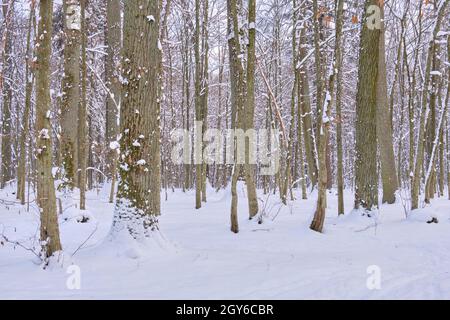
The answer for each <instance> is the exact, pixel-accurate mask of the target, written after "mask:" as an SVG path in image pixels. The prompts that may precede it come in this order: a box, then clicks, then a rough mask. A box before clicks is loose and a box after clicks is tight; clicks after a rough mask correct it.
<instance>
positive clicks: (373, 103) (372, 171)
mask: <svg viewBox="0 0 450 320" xmlns="http://www.w3.org/2000/svg"><path fill="white" fill-rule="evenodd" d="M371 5H378V1H377V0H366V2H365V6H364V8H365V9H364V19H363V20H362V21H363V23H362V31H361V38H360V39H361V40H360V57H359V70H358V86H357V95H356V163H355V175H356V194H355V209H359V208H360V206H362V207H363V208H364V209H366V210H368V211H370V210H372V209H373V207H377V206H378V168H377V156H376V155H377V122H376V120H377V78H378V63H379V52H380V48H379V41H380V30H379V29H377V28H375V29H373V30H370V29H369V27H368V23H366V19H367V17H368V15H369V13H368V8H369V6H371Z"/></svg>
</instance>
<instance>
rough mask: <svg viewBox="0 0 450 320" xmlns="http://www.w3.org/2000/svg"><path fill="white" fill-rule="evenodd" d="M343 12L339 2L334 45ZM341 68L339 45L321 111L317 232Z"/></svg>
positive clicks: (324, 202) (323, 210) (314, 226)
mask: <svg viewBox="0 0 450 320" xmlns="http://www.w3.org/2000/svg"><path fill="white" fill-rule="evenodd" d="M343 11H344V1H343V0H339V3H338V9H337V16H336V22H337V23H336V40H337V42H336V43H340V39H341V37H342V25H343V20H342V14H343ZM340 68H341V51H340V45H336V46H335V52H334V60H333V64H332V65H331V68H330V71H329V72H330V75H329V79H328V89H327V92H326V94H325V100H324V102H323V110H322V111H321V114H322V118H321V122H322V124H321V130H320V134H321V137H320V139H319V150H318V152H319V184H318V186H319V195H318V198H317V205H316V212H315V214H314V219H313V221H312V223H311V227H310V228H311V229H312V230H314V231H317V232H322V229H323V225H324V222H325V213H326V208H327V183H328V167H327V159H326V153H327V145H328V138H329V130H330V125H331V107H332V105H333V95H334V84H335V80H336V74H337V73H339V71H338V70H340Z"/></svg>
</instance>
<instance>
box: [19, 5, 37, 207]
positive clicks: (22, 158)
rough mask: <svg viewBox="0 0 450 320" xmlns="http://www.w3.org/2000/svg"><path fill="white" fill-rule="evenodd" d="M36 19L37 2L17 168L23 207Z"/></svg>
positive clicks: (30, 23) (32, 12)
mask: <svg viewBox="0 0 450 320" xmlns="http://www.w3.org/2000/svg"><path fill="white" fill-rule="evenodd" d="M34 18H35V2H34V1H32V2H31V5H30V18H29V20H28V31H27V47H26V61H25V108H24V111H23V118H22V126H23V128H22V134H21V136H20V138H19V139H20V142H19V144H20V155H19V164H18V167H17V199H18V200H20V203H21V204H22V205H24V204H25V182H26V181H25V180H26V158H27V142H26V141H27V139H30V136H29V135H30V126H29V122H30V111H31V95H32V91H33V82H34V73H33V71H32V70H31V68H30V64H31V61H32V56H33V53H32V51H31V32H32V29H33V20H34Z"/></svg>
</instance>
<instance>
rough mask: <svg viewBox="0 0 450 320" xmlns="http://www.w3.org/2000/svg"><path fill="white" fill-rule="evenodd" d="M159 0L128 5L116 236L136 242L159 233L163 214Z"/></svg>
mask: <svg viewBox="0 0 450 320" xmlns="http://www.w3.org/2000/svg"><path fill="white" fill-rule="evenodd" d="M159 24H160V2H159V1H148V2H139V1H126V2H125V13H124V44H123V61H122V66H123V72H122V76H123V77H124V79H125V80H124V84H123V89H122V99H121V101H122V106H121V109H120V132H121V135H122V137H121V139H120V156H119V176H120V181H119V185H118V191H117V197H116V205H115V210H114V217H113V226H112V231H111V233H112V235H113V236H114V235H116V234H118V233H119V232H121V231H122V230H123V231H124V232H127V233H128V234H130V235H131V237H133V238H134V239H142V238H145V237H149V236H150V235H151V232H152V231H156V230H157V229H158V219H157V216H158V215H159V214H160V187H161V180H160V179H161V178H160V174H161V157H160V136H161V133H160V106H159V100H158V96H159V91H160V56H161V51H160V49H159V47H160V44H159Z"/></svg>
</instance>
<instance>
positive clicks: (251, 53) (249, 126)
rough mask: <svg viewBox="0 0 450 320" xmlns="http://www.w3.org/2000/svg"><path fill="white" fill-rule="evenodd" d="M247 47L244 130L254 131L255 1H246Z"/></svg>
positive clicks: (250, 188) (251, 197) (254, 203)
mask: <svg viewBox="0 0 450 320" xmlns="http://www.w3.org/2000/svg"><path fill="white" fill-rule="evenodd" d="M248 25H249V28H248V45H247V57H248V58H247V78H246V80H247V99H246V110H245V122H246V123H245V129H246V130H253V129H254V117H255V62H256V61H255V60H256V52H255V44H256V1H255V0H249V1H248ZM250 143H254V141H248V144H247V145H246V148H245V163H246V165H245V183H246V185H247V196H248V211H249V217H250V219H252V218H253V217H255V216H256V215H257V214H258V198H257V195H256V185H255V180H254V178H253V176H254V172H255V167H254V165H252V164H251V163H250V162H249V161H250V149H251V148H250V145H249V144H250Z"/></svg>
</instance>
